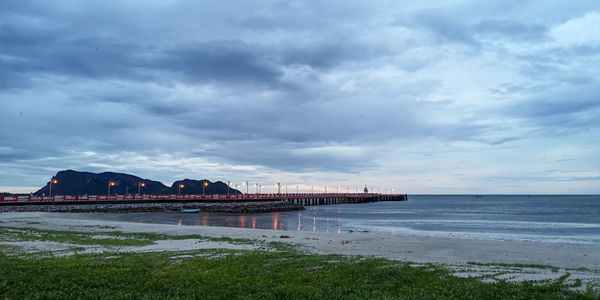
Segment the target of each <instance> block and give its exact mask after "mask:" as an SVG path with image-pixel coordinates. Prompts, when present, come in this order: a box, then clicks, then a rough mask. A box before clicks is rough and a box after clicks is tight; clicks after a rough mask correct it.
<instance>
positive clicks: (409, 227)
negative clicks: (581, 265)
mask: <svg viewBox="0 0 600 300" xmlns="http://www.w3.org/2000/svg"><path fill="white" fill-rule="evenodd" d="M80 215H82V214H80ZM85 217H93V218H97V219H103V220H115V221H130V222H145V223H160V224H178V225H181V226H186V225H201V226H230V227H244V228H260V229H272V230H281V231H286V230H301V231H315V232H334V233H341V232H355V233H357V234H392V235H394V234H398V235H407V234H408V235H418V236H436V237H460V238H474V239H488V240H516V241H539V242H550V243H556V242H562V243H582V244H600V195H591V196H587V195H576V196H574V195H567V196H561V195H552V196H547V195H531V196H528V195H483V196H475V195H409V201H406V202H376V203H364V204H341V205H322V206H308V207H307V209H306V210H305V211H296V212H281V213H266V214H249V215H221V214H211V213H196V214H187V213H178V212H161V213H120V214H85Z"/></svg>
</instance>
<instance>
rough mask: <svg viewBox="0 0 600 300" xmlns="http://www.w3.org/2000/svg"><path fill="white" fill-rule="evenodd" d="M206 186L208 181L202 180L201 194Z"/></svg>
mask: <svg viewBox="0 0 600 300" xmlns="http://www.w3.org/2000/svg"><path fill="white" fill-rule="evenodd" d="M207 186H208V181H206V180H204V182H203V183H202V196H204V190H205V189H206V187H207Z"/></svg>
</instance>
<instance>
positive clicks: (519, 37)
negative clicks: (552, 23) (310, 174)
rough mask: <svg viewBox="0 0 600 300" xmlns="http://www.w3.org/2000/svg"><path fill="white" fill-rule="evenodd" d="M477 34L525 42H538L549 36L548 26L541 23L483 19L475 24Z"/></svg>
mask: <svg viewBox="0 0 600 300" xmlns="http://www.w3.org/2000/svg"><path fill="white" fill-rule="evenodd" d="M474 30H475V32H476V33H477V34H481V35H485V36H489V37H492V38H504V39H510V40H515V41H523V42H537V41H540V40H543V39H546V38H548V37H547V35H546V34H547V32H548V28H546V27H545V26H542V25H539V24H523V23H520V22H516V21H508V20H483V21H480V22H479V23H477V25H475V26H474Z"/></svg>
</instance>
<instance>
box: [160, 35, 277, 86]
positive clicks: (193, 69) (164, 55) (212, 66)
mask: <svg viewBox="0 0 600 300" xmlns="http://www.w3.org/2000/svg"><path fill="white" fill-rule="evenodd" d="M260 50H262V49H259V48H258V47H257V46H251V45H248V44H246V43H244V42H242V41H239V40H229V41H228V40H222V41H210V42H205V43H197V44H191V45H183V46H178V47H175V48H171V49H166V50H164V51H162V52H161V53H160V54H159V56H158V57H157V58H156V61H157V62H156V66H157V67H159V68H162V69H165V70H168V71H171V72H176V73H182V74H184V75H185V76H186V78H187V79H190V80H192V81H202V80H206V79H209V80H210V79H213V80H225V81H230V80H231V81H242V82H255V83H262V84H265V85H275V84H276V83H277V81H278V78H279V77H280V76H281V75H282V73H281V71H279V70H278V69H277V68H276V67H275V66H274V65H273V64H272V63H271V62H269V61H268V57H265V55H264V54H261V52H260ZM151 64H153V63H151Z"/></svg>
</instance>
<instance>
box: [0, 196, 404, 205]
mask: <svg viewBox="0 0 600 300" xmlns="http://www.w3.org/2000/svg"><path fill="white" fill-rule="evenodd" d="M406 200H408V199H407V195H406V194H404V195H402V194H379V193H297V194H231V195H226V194H225V195H224V194H215V195H55V196H34V195H13V196H0V205H36V204H40V205H48V204H56V205H60V204H95V203H153V202H213V203H214V202H217V203H218V202H259V201H260V202H265V201H266V202H281V201H284V202H291V203H294V204H296V205H301V206H311V205H329V204H344V203H365V202H378V201H406Z"/></svg>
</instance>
